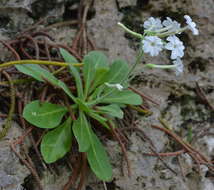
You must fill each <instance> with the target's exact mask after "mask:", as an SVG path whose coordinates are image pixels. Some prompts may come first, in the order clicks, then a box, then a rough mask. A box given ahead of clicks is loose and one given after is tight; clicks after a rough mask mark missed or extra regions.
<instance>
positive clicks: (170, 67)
mask: <svg viewBox="0 0 214 190" xmlns="http://www.w3.org/2000/svg"><path fill="white" fill-rule="evenodd" d="M145 67H149V68H158V69H172V68H176V65H156V64H151V63H149V64H145Z"/></svg>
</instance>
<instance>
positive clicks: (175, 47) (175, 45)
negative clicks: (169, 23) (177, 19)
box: [165, 35, 185, 59]
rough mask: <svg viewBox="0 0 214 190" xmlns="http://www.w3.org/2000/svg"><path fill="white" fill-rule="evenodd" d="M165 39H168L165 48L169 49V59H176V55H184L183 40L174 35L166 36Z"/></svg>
mask: <svg viewBox="0 0 214 190" xmlns="http://www.w3.org/2000/svg"><path fill="white" fill-rule="evenodd" d="M167 41H169V42H168V43H167V44H166V45H165V48H166V49H168V50H171V51H172V53H171V59H176V58H177V57H183V56H184V49H185V47H184V45H183V42H182V41H180V40H179V38H177V37H176V36H175V35H173V36H169V37H168V38H167Z"/></svg>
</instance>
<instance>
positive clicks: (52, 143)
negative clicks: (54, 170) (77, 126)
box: [40, 118, 72, 163]
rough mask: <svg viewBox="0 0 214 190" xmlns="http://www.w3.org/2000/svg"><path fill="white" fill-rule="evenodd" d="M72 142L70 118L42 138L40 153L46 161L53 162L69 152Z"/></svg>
mask: <svg viewBox="0 0 214 190" xmlns="http://www.w3.org/2000/svg"><path fill="white" fill-rule="evenodd" d="M71 143H72V133H71V119H70V118H69V119H67V121H65V122H64V123H63V124H62V125H60V126H59V127H57V128H56V129H54V130H52V131H50V132H48V133H46V134H45V136H44V137H43V138H42V142H41V146H40V148H41V153H42V156H43V158H44V160H45V162H46V163H53V162H55V161H57V160H58V159H60V158H62V157H63V156H64V155H65V154H66V153H67V152H69V150H70V148H71Z"/></svg>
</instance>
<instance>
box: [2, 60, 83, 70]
mask: <svg viewBox="0 0 214 190" xmlns="http://www.w3.org/2000/svg"><path fill="white" fill-rule="evenodd" d="M22 64H38V65H55V66H66V67H67V66H68V63H64V62H57V61H42V60H33V59H32V60H18V61H9V62H6V63H2V64H0V68H4V67H10V66H13V65H22ZM72 64H73V66H76V67H80V66H82V65H83V64H82V63H72Z"/></svg>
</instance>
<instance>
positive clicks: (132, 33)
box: [118, 22, 143, 39]
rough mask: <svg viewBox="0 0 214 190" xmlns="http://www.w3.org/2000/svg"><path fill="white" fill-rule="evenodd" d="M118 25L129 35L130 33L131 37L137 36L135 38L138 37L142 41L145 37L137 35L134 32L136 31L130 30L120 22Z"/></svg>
mask: <svg viewBox="0 0 214 190" xmlns="http://www.w3.org/2000/svg"><path fill="white" fill-rule="evenodd" d="M118 25H119V26H121V27H122V28H123V29H124V30H125V31H126V32H127V33H129V34H131V35H133V36H135V37H137V38H140V39H142V38H143V35H142V34H139V33H137V32H134V31H132V30H130V29H129V28H127V27H126V26H125V25H124V24H122V23H120V22H118Z"/></svg>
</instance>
